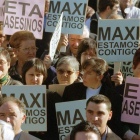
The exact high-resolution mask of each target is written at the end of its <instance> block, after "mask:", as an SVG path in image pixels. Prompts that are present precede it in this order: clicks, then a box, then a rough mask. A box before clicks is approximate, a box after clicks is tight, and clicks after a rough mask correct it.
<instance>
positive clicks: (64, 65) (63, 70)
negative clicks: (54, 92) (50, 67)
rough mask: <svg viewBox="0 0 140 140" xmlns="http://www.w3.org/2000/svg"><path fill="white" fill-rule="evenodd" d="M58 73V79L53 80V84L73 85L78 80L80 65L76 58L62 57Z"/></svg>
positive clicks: (58, 65)
mask: <svg viewBox="0 0 140 140" xmlns="http://www.w3.org/2000/svg"><path fill="white" fill-rule="evenodd" d="M56 72H57V77H55V78H54V79H53V81H52V83H53V84H72V83H73V82H75V81H76V80H77V77H78V74H79V63H78V61H77V60H76V58H75V57H72V56H65V57H62V58H61V59H60V60H59V61H58V63H57V67H56Z"/></svg>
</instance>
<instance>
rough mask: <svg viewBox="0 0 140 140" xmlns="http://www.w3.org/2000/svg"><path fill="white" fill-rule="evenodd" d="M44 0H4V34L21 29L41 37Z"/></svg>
mask: <svg viewBox="0 0 140 140" xmlns="http://www.w3.org/2000/svg"><path fill="white" fill-rule="evenodd" d="M44 5H45V0H32V1H29V0H9V1H8V0H6V1H5V18H4V34H8V35H12V34H13V33H15V32H17V31H21V30H27V31H31V32H32V33H33V34H34V36H35V38H37V39H42V33H43V23H44V8H45V6H44Z"/></svg>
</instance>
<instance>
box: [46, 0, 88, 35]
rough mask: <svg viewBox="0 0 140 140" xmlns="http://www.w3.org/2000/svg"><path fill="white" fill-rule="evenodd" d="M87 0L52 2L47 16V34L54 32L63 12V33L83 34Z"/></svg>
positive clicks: (53, 0) (54, 0)
mask: <svg viewBox="0 0 140 140" xmlns="http://www.w3.org/2000/svg"><path fill="white" fill-rule="evenodd" d="M86 8H87V0H77V1H75V0H61V1H58V0H50V5H49V12H48V14H47V22H46V29H45V31H46V32H54V30H55V27H56V25H57V22H58V20H59V18H60V15H61V13H62V12H63V14H64V16H63V23H62V33H66V34H78V35H82V34H83V27H84V24H85V13H86Z"/></svg>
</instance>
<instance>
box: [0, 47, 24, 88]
mask: <svg viewBox="0 0 140 140" xmlns="http://www.w3.org/2000/svg"><path fill="white" fill-rule="evenodd" d="M10 61H11V59H10V55H9V53H8V51H7V50H5V49H2V50H0V89H1V87H2V86H3V85H22V83H20V82H19V81H16V80H13V79H12V78H11V77H10V76H9V74H8V70H9V68H10Z"/></svg>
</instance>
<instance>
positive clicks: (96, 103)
mask: <svg viewBox="0 0 140 140" xmlns="http://www.w3.org/2000/svg"><path fill="white" fill-rule="evenodd" d="M86 118H87V121H89V122H91V123H92V124H94V125H96V126H97V128H98V129H99V131H100V133H101V136H102V140H121V139H120V138H119V137H118V136H117V135H116V134H115V133H113V132H112V130H111V129H110V128H109V127H108V126H107V122H108V121H109V120H111V118H112V111H111V102H110V100H109V99H108V98H107V97H106V96H104V95H95V96H92V97H90V98H89V99H88V101H87V103H86Z"/></svg>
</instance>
